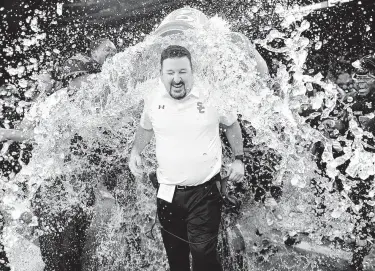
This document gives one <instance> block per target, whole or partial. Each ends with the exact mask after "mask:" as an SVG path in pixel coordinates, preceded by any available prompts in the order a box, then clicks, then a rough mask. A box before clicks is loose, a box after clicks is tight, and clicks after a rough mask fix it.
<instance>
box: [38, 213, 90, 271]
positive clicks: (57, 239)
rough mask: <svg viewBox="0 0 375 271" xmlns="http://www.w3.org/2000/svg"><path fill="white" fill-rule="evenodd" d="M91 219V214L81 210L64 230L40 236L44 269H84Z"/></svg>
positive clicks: (64, 270) (61, 270)
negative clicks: (83, 262)
mask: <svg viewBox="0 0 375 271" xmlns="http://www.w3.org/2000/svg"><path fill="white" fill-rule="evenodd" d="M90 221H91V220H90V216H89V215H87V214H84V213H83V212H79V213H77V214H76V215H75V216H74V217H72V219H71V221H70V222H69V224H68V225H67V226H66V227H65V228H64V229H63V231H62V232H55V233H51V234H46V235H42V236H40V237H39V243H40V250H41V254H42V259H43V262H44V263H45V268H44V271H80V270H82V261H81V260H82V259H81V257H82V252H83V247H84V245H85V241H86V230H87V228H88V226H89V225H90Z"/></svg>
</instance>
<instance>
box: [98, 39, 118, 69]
mask: <svg viewBox="0 0 375 271" xmlns="http://www.w3.org/2000/svg"><path fill="white" fill-rule="evenodd" d="M116 53H117V49H116V46H115V45H114V44H113V42H111V41H109V40H106V41H104V42H102V43H101V44H100V46H99V47H98V48H97V49H96V50H95V51H94V52H93V56H94V58H95V60H96V61H98V62H99V63H100V64H103V63H104V62H105V61H106V59H107V58H110V57H112V56H114V55H115V54H116Z"/></svg>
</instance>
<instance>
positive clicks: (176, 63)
mask: <svg viewBox="0 0 375 271" xmlns="http://www.w3.org/2000/svg"><path fill="white" fill-rule="evenodd" d="M161 80H162V82H163V84H164V86H165V89H166V90H167V92H168V93H169V95H170V96H171V97H172V98H174V99H176V100H181V99H183V98H185V97H186V95H187V94H189V93H190V91H191V88H192V87H193V83H194V77H193V71H192V68H191V65H190V60H189V59H188V58H187V57H179V58H167V59H165V60H164V61H163V65H162V67H161Z"/></svg>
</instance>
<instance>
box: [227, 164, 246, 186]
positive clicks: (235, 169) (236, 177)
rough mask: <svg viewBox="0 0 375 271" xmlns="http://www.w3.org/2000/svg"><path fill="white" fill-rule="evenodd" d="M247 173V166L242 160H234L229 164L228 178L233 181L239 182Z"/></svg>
mask: <svg viewBox="0 0 375 271" xmlns="http://www.w3.org/2000/svg"><path fill="white" fill-rule="evenodd" d="M244 175H245V166H244V164H243V163H242V162H241V161H240V160H234V162H233V163H232V164H231V165H230V166H229V170H228V179H229V181H231V182H239V181H241V180H242V179H243V177H244Z"/></svg>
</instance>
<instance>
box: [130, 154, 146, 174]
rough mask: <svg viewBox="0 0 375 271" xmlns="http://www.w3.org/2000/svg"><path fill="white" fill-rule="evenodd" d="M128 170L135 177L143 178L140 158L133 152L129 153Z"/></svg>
mask: <svg viewBox="0 0 375 271" xmlns="http://www.w3.org/2000/svg"><path fill="white" fill-rule="evenodd" d="M129 168H130V171H131V172H132V173H133V175H134V176H135V177H142V176H143V167H142V157H141V155H140V154H139V153H137V152H136V151H134V150H132V152H131V153H130V160H129Z"/></svg>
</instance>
